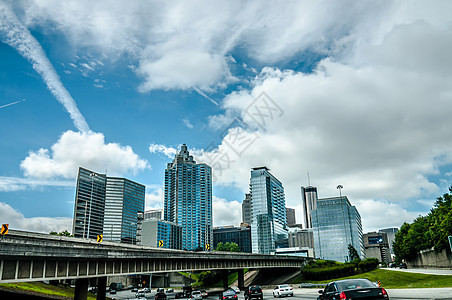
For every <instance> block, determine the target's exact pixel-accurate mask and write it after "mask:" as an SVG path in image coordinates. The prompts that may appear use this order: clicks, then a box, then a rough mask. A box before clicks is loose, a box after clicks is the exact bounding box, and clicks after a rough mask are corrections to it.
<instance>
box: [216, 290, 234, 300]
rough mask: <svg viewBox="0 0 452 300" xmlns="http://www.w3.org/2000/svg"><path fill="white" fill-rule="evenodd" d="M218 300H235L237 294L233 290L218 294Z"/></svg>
mask: <svg viewBox="0 0 452 300" xmlns="http://www.w3.org/2000/svg"><path fill="white" fill-rule="evenodd" d="M220 300H237V293H236V292H235V291H234V290H226V291H224V292H223V293H221V294H220Z"/></svg>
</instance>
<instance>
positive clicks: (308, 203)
mask: <svg viewBox="0 0 452 300" xmlns="http://www.w3.org/2000/svg"><path fill="white" fill-rule="evenodd" d="M317 199H318V196H317V188H316V187H314V186H307V187H301V200H302V201H301V202H302V203H303V217H304V225H305V226H306V228H312V216H311V212H312V210H314V209H317Z"/></svg>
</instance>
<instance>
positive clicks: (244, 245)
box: [213, 226, 251, 253]
mask: <svg viewBox="0 0 452 300" xmlns="http://www.w3.org/2000/svg"><path fill="white" fill-rule="evenodd" d="M220 242H221V243H223V244H225V243H228V242H229V243H236V244H237V245H238V246H239V249H240V252H244V253H251V228H250V227H234V226H225V227H216V228H214V229H213V245H214V249H216V248H217V245H218V243H220Z"/></svg>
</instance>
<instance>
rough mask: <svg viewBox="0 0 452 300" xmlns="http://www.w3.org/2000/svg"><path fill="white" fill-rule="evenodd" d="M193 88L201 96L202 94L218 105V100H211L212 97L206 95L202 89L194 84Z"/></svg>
mask: <svg viewBox="0 0 452 300" xmlns="http://www.w3.org/2000/svg"><path fill="white" fill-rule="evenodd" d="M193 89H194V90H195V91H196V92H197V93H198V94H200V95H201V96H203V97H204V98H206V99H207V100H210V101H211V102H212V103H213V104H215V105H218V102H216V101H215V100H213V99H212V98H210V97H209V96H207V95H206V94H205V93H204V92H203V91H201V90H200V89H198V88H197V87H196V86H194V87H193Z"/></svg>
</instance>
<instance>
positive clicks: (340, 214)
mask: <svg viewBox="0 0 452 300" xmlns="http://www.w3.org/2000/svg"><path fill="white" fill-rule="evenodd" d="M312 227H313V230H314V244H315V254H316V257H317V258H320V259H328V260H335V261H342V262H345V261H350V257H349V251H348V245H349V244H351V245H353V247H354V248H355V249H356V251H357V252H358V254H359V256H360V257H361V258H364V245H363V230H362V224H361V216H360V215H359V213H358V210H357V209H356V207H354V206H352V205H351V204H350V201H349V200H348V198H347V197H346V196H342V197H333V198H325V199H318V201H317V209H313V210H312Z"/></svg>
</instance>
